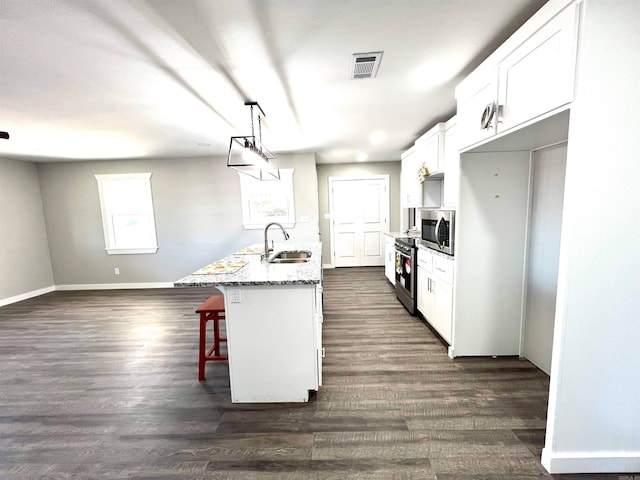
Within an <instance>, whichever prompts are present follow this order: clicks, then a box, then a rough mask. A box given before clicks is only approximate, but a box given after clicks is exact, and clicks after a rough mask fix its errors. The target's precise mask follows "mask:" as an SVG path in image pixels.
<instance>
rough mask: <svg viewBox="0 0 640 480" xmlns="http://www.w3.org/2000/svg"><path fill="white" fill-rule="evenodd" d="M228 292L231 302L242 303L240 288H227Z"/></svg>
mask: <svg viewBox="0 0 640 480" xmlns="http://www.w3.org/2000/svg"><path fill="white" fill-rule="evenodd" d="M227 293H228V294H229V301H230V302H231V303H242V297H241V296H240V290H239V289H237V288H229V289H227Z"/></svg>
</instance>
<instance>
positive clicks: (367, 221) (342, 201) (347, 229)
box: [329, 176, 389, 267]
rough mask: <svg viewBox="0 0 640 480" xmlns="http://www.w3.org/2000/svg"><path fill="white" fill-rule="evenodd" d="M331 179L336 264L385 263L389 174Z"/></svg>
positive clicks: (367, 264)
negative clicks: (361, 177)
mask: <svg viewBox="0 0 640 480" xmlns="http://www.w3.org/2000/svg"><path fill="white" fill-rule="evenodd" d="M329 182H330V185H329V191H330V195H331V201H330V208H331V217H332V218H333V223H332V232H333V235H332V240H333V253H334V265H335V266H336V267H359V266H374V265H384V233H385V232H386V231H387V229H388V226H387V225H388V216H389V214H388V212H389V194H388V183H389V179H388V177H387V176H384V177H372V178H363V179H342V178H330V179H329Z"/></svg>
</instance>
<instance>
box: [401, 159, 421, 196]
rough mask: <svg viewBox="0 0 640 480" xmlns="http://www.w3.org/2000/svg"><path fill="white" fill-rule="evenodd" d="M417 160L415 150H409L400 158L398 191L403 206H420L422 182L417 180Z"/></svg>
mask: <svg viewBox="0 0 640 480" xmlns="http://www.w3.org/2000/svg"><path fill="white" fill-rule="evenodd" d="M419 160H420V159H419V158H418V156H417V155H416V153H415V150H412V151H410V152H409V153H408V154H407V155H405V156H404V157H403V158H402V172H401V174H400V191H401V193H402V198H401V200H402V201H401V204H402V207H403V208H420V207H421V206H422V184H421V183H420V182H418V169H419V168H420V167H419Z"/></svg>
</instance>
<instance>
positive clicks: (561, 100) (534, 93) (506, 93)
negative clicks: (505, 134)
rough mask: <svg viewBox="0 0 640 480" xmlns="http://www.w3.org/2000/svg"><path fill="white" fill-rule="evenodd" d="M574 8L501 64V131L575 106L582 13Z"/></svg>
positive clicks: (571, 7) (564, 13) (539, 32)
mask: <svg viewBox="0 0 640 480" xmlns="http://www.w3.org/2000/svg"><path fill="white" fill-rule="evenodd" d="M577 8H578V7H577V6H576V5H571V6H570V7H568V8H566V9H565V10H563V11H562V12H560V13H559V14H558V15H557V16H556V17H554V18H553V19H552V20H551V21H550V22H549V23H547V24H546V25H544V26H543V27H542V28H541V29H540V30H538V31H537V32H536V33H535V34H533V35H532V36H531V37H530V38H529V39H528V40H527V41H526V42H524V43H523V44H522V45H521V46H520V47H518V48H517V49H516V50H515V51H514V52H513V53H511V54H510V55H509V56H508V57H507V58H505V59H504V60H503V61H502V62H501V63H500V65H499V67H498V69H499V80H498V85H499V90H498V105H500V110H501V111H500V114H501V115H500V120H499V124H498V131H505V130H509V129H510V128H513V127H516V126H518V125H520V124H522V123H525V122H527V121H528V120H531V119H533V118H536V117H538V116H540V115H544V114H545V113H547V112H550V111H552V110H554V109H556V108H558V107H561V106H563V105H566V104H569V103H571V101H572V100H573V86H574V77H575V73H574V72H575V65H576V52H577V39H578V18H579V17H578V11H577Z"/></svg>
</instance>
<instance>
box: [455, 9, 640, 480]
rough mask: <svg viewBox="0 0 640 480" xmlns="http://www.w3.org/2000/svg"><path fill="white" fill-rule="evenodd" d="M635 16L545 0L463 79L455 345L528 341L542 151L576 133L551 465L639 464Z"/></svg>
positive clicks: (639, 64)
mask: <svg viewBox="0 0 640 480" xmlns="http://www.w3.org/2000/svg"><path fill="white" fill-rule="evenodd" d="M639 21H640V2H638V1H637V0H616V1H613V2H609V1H602V0H582V1H580V0H573V1H570V0H550V1H549V2H548V3H547V4H545V6H543V7H542V8H541V9H540V10H539V11H538V12H537V13H536V14H535V15H534V16H533V17H532V18H531V19H530V20H529V21H528V22H527V23H526V24H525V25H523V27H522V28H520V29H519V30H518V31H517V32H516V33H515V34H514V35H513V36H512V37H510V38H509V39H508V40H507V41H506V42H505V43H504V44H503V45H502V46H501V47H499V48H498V49H497V50H496V52H494V53H493V54H492V55H491V56H489V58H487V60H485V62H483V64H482V65H481V66H480V67H478V69H477V70H476V71H474V72H473V73H472V74H471V75H470V76H469V77H468V78H467V79H466V80H465V81H463V82H462V83H461V85H460V86H459V87H458V89H456V98H457V100H458V112H457V129H458V130H457V137H458V142H459V145H460V149H461V158H460V165H461V175H460V194H459V198H458V200H459V204H458V216H457V220H458V230H457V243H456V275H455V292H456V300H455V305H454V309H455V314H454V315H455V322H454V331H453V345H452V347H451V348H452V356H457V355H474V354H483V353H482V352H480V351H477V349H478V348H480V349H481V347H482V345H483V342H485V341H486V342H487V344H490V343H491V342H494V343H495V344H493V345H491V348H493V349H494V350H495V349H496V348H498V349H500V351H499V353H498V354H517V353H518V352H519V351H520V349H521V343H522V331H523V329H522V325H523V324H522V320H523V315H524V308H523V306H524V301H525V298H524V297H525V296H526V282H525V280H524V279H525V278H526V276H525V273H526V271H525V270H526V261H525V259H526V256H527V240H526V239H527V233H528V232H527V228H528V222H527V217H528V214H529V208H530V205H529V201H530V187H531V185H530V181H531V180H530V174H531V157H532V152H534V151H536V150H537V149H539V148H543V147H548V146H550V145H553V144H555V143H557V142H566V145H567V154H566V177H565V183H564V204H563V209H562V225H561V233H560V256H559V268H558V288H557V292H556V309H555V321H554V327H553V348H552V359H551V375H550V391H549V407H548V414H547V430H546V437H545V447H544V449H543V452H542V464H543V466H544V467H545V468H546V469H547V470H548V471H549V472H551V473H597V472H640V408H638V405H640V375H638V372H640V349H639V348H638V339H639V338H640V295H639V294H638V292H640V249H638V245H640V194H639V193H638V192H639V190H638V179H639V178H640V161H638V155H639V153H638V152H640V135H638V132H639V131H640V116H638V107H639V106H640V88H639V87H638V86H639V85H640V48H638V45H640V33H639V31H638V29H637V24H638V22H639ZM481 122H482V124H483V126H484V128H479V125H480V123H481ZM480 216H482V218H480ZM488 258H490V259H491V260H492V262H488V261H487V259H488ZM487 262H488V263H487ZM490 331H492V332H493V333H492V335H489V333H491V332H490ZM496 332H499V335H498V334H497V333H496ZM472 336H475V338H476V340H478V339H479V340H480V341H479V342H478V341H476V342H475V343H474V342H470V341H468V339H469V338H471V337H472ZM494 338H495V340H494ZM478 345H479V346H480V347H478ZM474 349H475V350H474Z"/></svg>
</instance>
